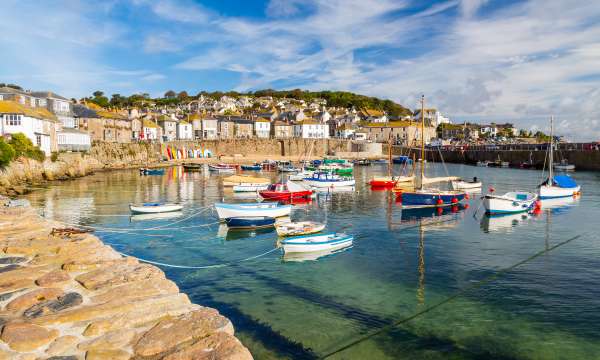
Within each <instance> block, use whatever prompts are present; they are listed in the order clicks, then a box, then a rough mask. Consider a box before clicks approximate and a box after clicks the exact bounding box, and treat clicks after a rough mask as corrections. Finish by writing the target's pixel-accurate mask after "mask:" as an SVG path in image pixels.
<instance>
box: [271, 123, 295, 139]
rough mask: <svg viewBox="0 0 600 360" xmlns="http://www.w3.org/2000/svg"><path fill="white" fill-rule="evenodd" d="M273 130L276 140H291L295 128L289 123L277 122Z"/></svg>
mask: <svg viewBox="0 0 600 360" xmlns="http://www.w3.org/2000/svg"><path fill="white" fill-rule="evenodd" d="M271 128H272V129H273V137H274V138H275V139H290V138H292V137H293V136H294V132H293V126H292V125H291V124H289V123H287V122H284V121H275V122H274V123H273V126H272V127H271Z"/></svg>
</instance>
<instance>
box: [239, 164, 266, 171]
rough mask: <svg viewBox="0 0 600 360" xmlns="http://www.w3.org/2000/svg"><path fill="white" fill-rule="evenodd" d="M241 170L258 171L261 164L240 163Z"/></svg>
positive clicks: (260, 168)
mask: <svg viewBox="0 0 600 360" xmlns="http://www.w3.org/2000/svg"><path fill="white" fill-rule="evenodd" d="M241 168H242V170H245V171H259V170H262V165H261V164H254V165H241Z"/></svg>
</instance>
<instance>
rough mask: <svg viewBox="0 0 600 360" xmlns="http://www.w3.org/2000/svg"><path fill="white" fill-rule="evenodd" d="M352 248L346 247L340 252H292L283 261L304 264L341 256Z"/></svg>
mask: <svg viewBox="0 0 600 360" xmlns="http://www.w3.org/2000/svg"><path fill="white" fill-rule="evenodd" d="M351 248H352V246H348V247H345V248H343V249H338V250H324V251H313V252H292V253H285V254H283V261H285V262H304V261H315V260H318V259H320V258H323V257H326V256H330V255H334V254H339V253H341V252H344V251H346V250H349V249H351Z"/></svg>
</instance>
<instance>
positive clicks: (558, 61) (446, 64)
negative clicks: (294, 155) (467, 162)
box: [0, 0, 600, 139]
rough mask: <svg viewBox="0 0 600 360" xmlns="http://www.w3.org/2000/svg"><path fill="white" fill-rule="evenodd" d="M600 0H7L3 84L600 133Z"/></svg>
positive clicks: (1, 41)
mask: <svg viewBox="0 0 600 360" xmlns="http://www.w3.org/2000/svg"><path fill="white" fill-rule="evenodd" d="M599 20H600V3H599V2H594V1H565V0H563V1H560V0H528V1H492V0H450V1H419V0H396V1H392V0H343V1H342V0H329V1H325V0H307V1H300V0H264V1H243V2H242V1H232V0H220V1H219V0H207V1H193V0H131V1H125V0H122V1H120V0H114V1H110V0H109V1H101V2H90V1H83V0H81V1H78V0H71V1H57V0H54V1H53V0H48V1H43V2H38V1H22V0H21V1H18V0H4V1H1V2H0V32H1V33H2V34H3V36H2V37H0V48H1V49H2V50H3V51H2V53H3V56H2V66H0V82H14V83H18V84H20V85H22V86H23V87H25V88H30V89H36V90H39V89H49V90H54V91H57V92H59V93H61V94H63V95H64V96H68V97H82V96H86V95H89V94H90V93H91V92H93V91H94V90H103V91H104V92H105V93H107V94H109V95H110V94H113V93H120V94H123V95H129V94H132V93H138V92H148V93H150V94H152V95H153V96H156V95H160V94H163V93H164V92H165V91H167V90H169V89H173V90H176V91H180V90H186V91H188V92H189V93H190V94H196V93H198V92H199V91H201V90H209V91H210V90H231V89H234V90H240V91H244V90H256V89H263V88H277V89H288V88H297V87H298V88H303V89H311V90H324V89H329V90H349V91H354V92H358V93H362V94H367V95H373V96H379V97H383V98H390V99H393V100H395V101H397V102H399V103H401V104H403V105H405V106H407V107H410V108H414V107H416V106H417V100H418V98H419V96H420V94H425V95H426V98H427V101H428V103H429V104H430V105H431V106H435V107H437V108H439V109H440V110H441V111H442V112H444V113H445V114H448V115H449V116H450V117H451V118H452V119H453V120H454V121H457V122H458V121H465V120H468V121H477V122H490V121H512V122H515V123H516V124H517V125H518V126H520V127H523V128H526V129H532V130H536V129H538V128H541V129H546V128H547V127H548V125H547V119H548V117H549V116H550V115H555V116H556V118H557V120H558V131H559V132H560V133H562V134H565V135H567V136H569V137H571V138H572V139H600V122H599V119H600V89H599V86H598V85H599V84H600V21H599Z"/></svg>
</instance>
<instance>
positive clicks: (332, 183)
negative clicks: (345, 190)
mask: <svg viewBox="0 0 600 360" xmlns="http://www.w3.org/2000/svg"><path fill="white" fill-rule="evenodd" d="M304 183H306V184H307V185H308V186H312V187H315V188H331V187H348V186H354V185H355V184H356V181H355V180H354V178H353V177H347V176H339V175H336V174H331V173H327V172H315V173H314V174H313V175H312V176H310V177H307V178H304Z"/></svg>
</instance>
